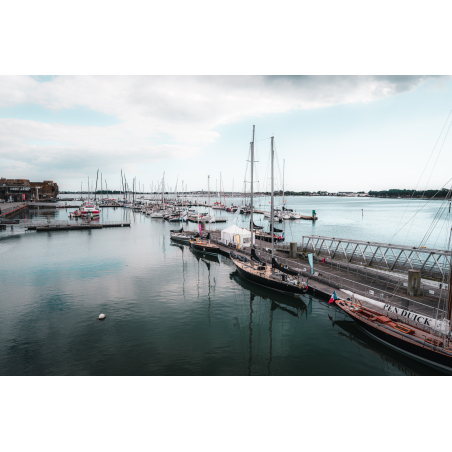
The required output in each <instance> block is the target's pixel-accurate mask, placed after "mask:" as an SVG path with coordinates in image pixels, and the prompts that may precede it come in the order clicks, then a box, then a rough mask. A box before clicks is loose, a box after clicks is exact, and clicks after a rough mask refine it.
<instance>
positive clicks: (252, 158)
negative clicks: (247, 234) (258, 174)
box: [225, 125, 254, 248]
mask: <svg viewBox="0 0 452 452" xmlns="http://www.w3.org/2000/svg"><path fill="white" fill-rule="evenodd" d="M253 170H254V125H253V141H252V142H251V209H250V210H251V211H250V214H251V216H250V218H251V220H250V222H251V224H250V229H251V248H253V245H254V240H253V232H254V217H253V210H254V207H253V194H254V191H253V176H254V173H253ZM225 204H226V203H225Z"/></svg>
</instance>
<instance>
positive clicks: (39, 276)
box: [0, 197, 450, 375]
mask: <svg viewBox="0 0 452 452" xmlns="http://www.w3.org/2000/svg"><path fill="white" fill-rule="evenodd" d="M214 201H215V198H212V202H214ZM226 201H227V204H228V205H229V204H230V203H234V204H238V203H240V202H241V200H239V199H236V200H231V199H230V198H226ZM286 201H287V203H286V204H287V207H288V208H291V209H294V210H295V209H296V210H297V212H298V213H301V214H303V215H310V214H311V212H312V210H316V212H317V215H318V221H316V222H312V221H302V220H294V221H289V222H285V224H283V228H284V230H285V236H286V239H287V240H295V241H301V239H302V236H303V235H309V234H316V235H326V236H331V237H337V238H339V237H340V238H350V239H361V240H369V241H381V242H390V243H393V244H406V245H413V246H418V245H419V244H420V243H421V242H422V240H423V239H424V238H425V235H426V232H427V230H428V228H429V226H430V224H431V222H432V221H433V220H434V218H435V215H436V213H437V211H438V207H439V206H440V205H441V201H434V202H430V203H428V204H427V205H425V206H424V204H425V203H426V202H427V201H426V200H423V201H418V200H415V201H408V200H404V199H393V200H387V199H374V198H326V197H309V198H304V197H299V198H295V197H287V199H286ZM256 206H257V207H256V208H261V209H262V210H269V207H267V206H269V205H268V199H267V198H257V200H256ZM422 206H424V207H422ZM203 209H204V208H203V207H201V208H199V210H200V211H201V210H203ZM71 210H74V209H68V210H65V209H47V208H44V209H33V210H32V209H30V210H29V211H28V212H26V213H23V214H21V215H20V216H19V218H35V219H36V218H39V219H66V218H67V214H68V212H69V211H71ZM204 210H205V209H204ZM416 212H418V213H417V214H416V215H415V213H416ZM215 214H216V215H218V216H225V217H227V219H228V221H227V223H218V224H217V225H213V224H212V225H210V227H212V228H224V227H227V226H228V225H230V224H232V221H233V220H234V218H235V217H236V216H235V215H234V214H229V213H225V212H218V211H217V212H215ZM413 215H414V218H413V219H411V221H409V220H410V218H411V217H413ZM262 218H263V216H262V215H256V217H255V223H256V224H259V225H263V226H264V227H265V228H266V230H268V221H267V220H263V219H262ZM119 220H127V221H130V222H131V227H130V228H111V229H101V230H81V231H60V232H44V233H43V232H36V231H29V232H26V231H24V230H23V229H22V228H17V227H13V228H12V229H11V227H10V226H8V227H7V229H6V231H0V266H1V272H0V321H1V328H0V374H1V375H403V374H405V375H434V374H439V371H436V370H434V369H432V368H430V367H428V366H426V365H424V364H421V363H419V362H417V361H415V360H413V359H411V358H408V357H405V356H403V355H400V354H399V353H397V352H395V351H393V350H391V349H389V348H387V347H385V346H384V345H381V344H379V343H378V342H375V341H374V340H373V339H371V338H370V337H368V336H367V335H365V334H364V333H362V332H361V331H360V330H359V329H358V328H357V327H356V325H355V324H354V323H353V322H352V321H351V320H349V319H348V318H347V317H345V315H344V314H342V313H341V312H339V311H338V310H337V309H336V308H335V307H334V306H333V305H330V304H328V299H321V298H317V297H314V296H311V295H305V296H302V297H301V298H295V297H291V296H285V295H281V294H277V293H273V292H271V291H269V290H266V289H264V288H262V287H259V286H255V285H253V284H251V283H248V282H246V281H244V280H243V279H241V278H240V277H239V275H238V274H237V272H236V270H235V267H234V265H233V264H232V262H231V261H230V260H229V259H228V258H226V257H221V258H220V259H217V258H209V257H203V256H199V255H196V254H194V253H193V252H192V251H191V250H190V249H189V248H188V247H186V246H183V245H175V244H173V243H171V240H170V235H169V231H170V229H176V228H177V227H178V226H179V225H178V224H177V223H168V222H164V221H163V220H160V219H151V218H150V217H146V216H145V215H143V214H141V213H139V212H133V211H131V210H130V209H124V208H104V209H101V217H100V219H99V222H103V221H119ZM407 222H408V223H407ZM237 223H238V225H239V226H245V225H246V223H248V225H249V217H244V216H239V220H238V221H237ZM405 223H406V225H405ZM404 225H405V226H404ZM277 227H279V228H281V223H279V224H278V226H277ZM187 228H188V229H193V230H194V229H196V228H197V225H196V224H188V225H187ZM400 228H402V229H401V231H400V232H398V234H396V235H395V236H394V234H395V233H396V231H397V230H398V229H400ZM449 231H450V222H449V219H448V218H446V217H444V218H442V219H441V220H440V221H439V222H438V224H437V225H436V228H435V232H434V233H432V234H431V235H430V236H429V238H428V240H427V242H425V243H426V245H427V246H432V247H436V248H445V246H446V244H447V240H448V236H449ZM422 243H423V244H424V242H422ZM100 313H104V314H106V316H107V317H106V319H105V320H104V321H99V320H98V317H99V314H100Z"/></svg>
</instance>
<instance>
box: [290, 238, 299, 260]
mask: <svg viewBox="0 0 452 452" xmlns="http://www.w3.org/2000/svg"><path fill="white" fill-rule="evenodd" d="M289 257H290V258H291V259H296V258H297V242H290V249H289Z"/></svg>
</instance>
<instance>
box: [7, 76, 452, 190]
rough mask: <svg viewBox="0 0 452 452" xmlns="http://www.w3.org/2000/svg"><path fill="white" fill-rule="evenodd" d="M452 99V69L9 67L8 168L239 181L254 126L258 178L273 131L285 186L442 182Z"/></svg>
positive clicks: (14, 173)
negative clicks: (87, 71)
mask: <svg viewBox="0 0 452 452" xmlns="http://www.w3.org/2000/svg"><path fill="white" fill-rule="evenodd" d="M451 109H452V80H451V78H449V77H428V76H287V77H286V76H0V176H2V177H7V178H26V179H30V180H34V181H41V180H46V179H50V180H54V181H55V182H57V183H58V184H59V186H60V189H61V190H73V189H78V188H79V187H80V182H82V181H83V185H84V188H86V181H87V178H88V176H89V177H90V179H93V178H94V177H95V174H96V171H97V169H98V168H99V170H100V171H101V172H102V173H103V177H104V179H106V180H107V182H108V187H109V188H116V189H117V188H119V181H120V171H121V169H122V170H123V171H124V172H125V174H126V176H127V179H128V180H129V181H131V180H132V178H133V177H135V176H136V178H137V181H140V182H141V184H144V185H145V187H146V189H149V188H150V184H151V183H154V185H155V183H156V181H157V180H160V179H161V178H162V175H163V172H165V179H166V181H167V183H168V184H169V185H172V186H173V187H174V185H175V184H176V179H177V178H179V189H180V184H181V181H182V180H184V184H186V185H187V186H188V190H196V189H207V175H208V174H210V177H211V179H210V180H211V188H212V187H215V184H216V183H217V184H219V179H220V172H221V173H222V178H223V181H224V188H225V190H231V188H232V183H233V181H234V188H235V189H236V190H239V189H241V187H242V185H243V180H244V177H245V169H246V164H247V163H246V160H247V158H248V153H249V143H250V141H251V139H252V126H253V124H254V125H255V126H256V151H257V156H258V160H259V163H258V164H257V167H258V168H257V175H258V178H259V181H260V186H259V188H260V189H262V190H264V189H268V183H267V181H268V158H269V151H270V140H269V139H268V138H269V137H270V136H272V135H274V137H275V146H276V151H277V158H278V163H279V167H280V169H282V162H283V160H285V188H286V189H287V190H296V191H299V190H307V191H317V190H328V191H361V190H363V191H368V190H379V189H389V188H414V187H416V185H417V184H419V185H418V188H424V186H425V185H426V184H427V181H428V180H429V178H430V181H429V183H428V188H439V187H441V186H442V185H443V184H444V183H446V182H447V181H448V179H449V177H450V176H449V172H450V171H449V168H450V167H451V166H452V157H451V155H452V154H451V152H450V151H451V145H452V139H451V137H449V136H447V137H446V136H445V135H446V132H447V131H448V127H449V123H447V124H446V127H445V129H444V130H443V134H442V135H440V134H441V131H442V129H443V127H444V124H445V123H446V120H447V118H448V115H449V113H450V111H451ZM438 138H440V140H439V141H438ZM443 138H446V139H445V141H443ZM437 141H438V144H437V145H436V148H434V147H435V144H436V143H437ZM443 143H444V144H443ZM440 150H441V152H439V151H440ZM432 151H433V154H432ZM429 158H430V160H429ZM427 163H428V165H427ZM426 165H427V166H426ZM433 167H434V171H433V172H432V169H433ZM421 175H422V178H421ZM278 177H279V179H280V175H279V176H278ZM420 178H421V179H420ZM217 181H218V182H217Z"/></svg>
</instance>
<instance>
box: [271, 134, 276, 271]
mask: <svg viewBox="0 0 452 452" xmlns="http://www.w3.org/2000/svg"><path fill="white" fill-rule="evenodd" d="M271 140H272V151H271V152H272V197H271V212H270V215H271V219H272V220H271V231H272V262H273V256H274V254H275V240H274V235H275V233H274V230H273V223H274V221H275V218H274V215H275V209H274V206H273V189H274V180H273V178H274V176H273V160H274V151H273V137H272V138H271ZM272 272H273V268H272Z"/></svg>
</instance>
